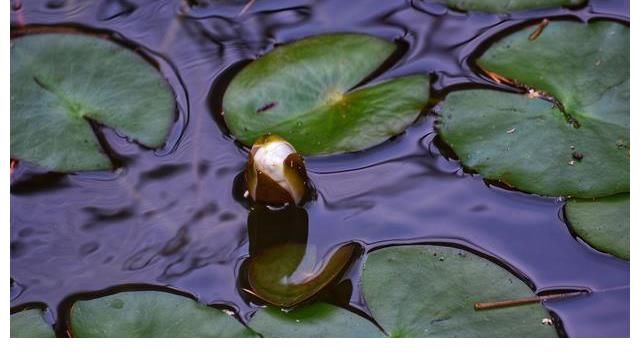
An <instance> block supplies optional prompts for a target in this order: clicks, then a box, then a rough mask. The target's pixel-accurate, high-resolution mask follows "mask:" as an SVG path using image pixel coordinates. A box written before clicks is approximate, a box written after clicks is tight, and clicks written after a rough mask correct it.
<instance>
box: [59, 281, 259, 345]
mask: <svg viewBox="0 0 640 358" xmlns="http://www.w3.org/2000/svg"><path fill="white" fill-rule="evenodd" d="M71 330H72V335H73V336H74V337H253V336H254V334H253V332H251V331H250V330H249V329H247V328H246V327H244V326H243V325H242V324H241V323H240V322H238V321H237V320H235V319H234V318H232V317H230V316H229V315H227V314H226V313H224V312H222V311H220V310H218V309H215V308H212V307H208V306H205V305H201V304H199V303H197V302H195V301H194V300H192V299H189V298H186V297H182V296H180V295H175V294H171V293H166V292H156V291H137V292H122V293H117V294H114V295H110V296H105V297H101V298H97V299H93V300H88V301H78V302H76V303H74V304H73V306H72V307H71Z"/></svg>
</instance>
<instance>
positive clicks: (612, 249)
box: [565, 194, 631, 260]
mask: <svg viewBox="0 0 640 358" xmlns="http://www.w3.org/2000/svg"><path fill="white" fill-rule="evenodd" d="M565 214H566V216H567V220H568V221H569V225H570V226H571V227H572V228H573V230H574V231H575V232H576V234H578V236H580V237H581V238H582V239H583V240H584V241H586V242H587V243H589V245H591V246H593V247H595V248H596V249H598V250H600V251H604V252H607V253H610V254H612V255H615V256H618V257H620V258H623V259H625V260H629V256H630V252H629V220H630V215H631V214H630V212H629V194H618V195H613V196H608V197H604V198H599V199H595V200H579V199H572V200H569V201H568V202H567V206H566V208H565Z"/></svg>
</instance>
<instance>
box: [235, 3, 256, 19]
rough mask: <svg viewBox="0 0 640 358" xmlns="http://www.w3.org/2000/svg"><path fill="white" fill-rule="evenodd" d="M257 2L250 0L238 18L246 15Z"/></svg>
mask: <svg viewBox="0 0 640 358" xmlns="http://www.w3.org/2000/svg"><path fill="white" fill-rule="evenodd" d="M255 2H256V0H249V2H247V3H246V4H245V5H244V6H243V7H242V10H240V13H239V14H238V16H242V15H244V13H245V12H247V10H249V8H250V7H251V6H253V4H254V3H255Z"/></svg>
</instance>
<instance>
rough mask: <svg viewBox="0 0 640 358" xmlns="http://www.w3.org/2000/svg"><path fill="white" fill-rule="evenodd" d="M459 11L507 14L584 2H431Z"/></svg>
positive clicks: (499, 0)
mask: <svg viewBox="0 0 640 358" xmlns="http://www.w3.org/2000/svg"><path fill="white" fill-rule="evenodd" d="M433 1H435V2H439V3H443V4H446V5H447V6H450V7H452V8H455V9H459V10H475V11H486V12H509V11H520V10H531V9H542V8H548V7H556V6H577V5H581V4H584V3H585V2H586V0H515V1H514V0H433Z"/></svg>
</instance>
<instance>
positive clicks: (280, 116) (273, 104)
mask: <svg viewBox="0 0 640 358" xmlns="http://www.w3.org/2000/svg"><path fill="white" fill-rule="evenodd" d="M395 48H396V47H395V46H394V44H392V43H390V42H387V41H384V40H381V39H378V38H375V37H372V36H368V35H363V34H346V33H343V34H328V35H318V36H312V37H308V38H305V39H302V40H300V41H297V42H294V43H291V44H287V45H283V46H281V47H278V48H276V49H275V50H273V51H272V52H270V53H268V54H267V55H265V56H263V57H261V58H259V59H257V60H256V61H254V62H252V63H250V64H249V65H247V67H245V68H244V69H243V70H242V71H241V72H240V73H239V74H238V75H237V76H236V77H235V78H234V79H233V80H232V81H231V83H230V84H229V87H228V89H227V91H226V93H225V94H224V99H223V108H224V118H225V121H226V123H227V126H228V127H229V130H230V131H231V133H232V134H233V135H234V136H235V137H236V138H237V139H238V140H240V141H241V142H242V143H244V144H245V145H251V144H253V142H254V141H255V140H256V138H258V137H259V136H261V135H264V134H267V133H272V134H278V135H280V136H282V137H284V138H285V139H286V140H288V141H289V142H291V144H293V146H294V147H295V148H296V149H297V150H298V151H299V152H300V153H302V154H332V153H340V152H350V151H358V150H362V149H365V148H368V147H371V146H374V145H376V144H379V143H381V142H383V141H385V140H387V139H388V138H389V137H391V136H393V135H396V134H399V133H401V132H402V131H403V130H404V129H405V128H406V127H407V126H409V125H410V124H411V123H412V122H413V121H415V119H416V118H417V116H418V114H419V113H420V111H421V109H422V108H423V107H424V106H425V104H426V103H427V100H428V98H429V78H428V76H426V75H425V76H422V75H413V76H406V77H400V78H396V79H392V80H388V81H384V82H382V83H378V84H375V85H370V86H366V87H356V86H357V85H358V84H359V83H360V82H362V81H363V80H365V78H366V77H367V76H368V75H370V74H372V72H374V71H375V70H376V69H378V68H379V67H380V66H381V65H382V64H383V63H384V62H385V61H386V60H387V59H388V58H389V57H390V56H391V54H393V52H394V50H395Z"/></svg>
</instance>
